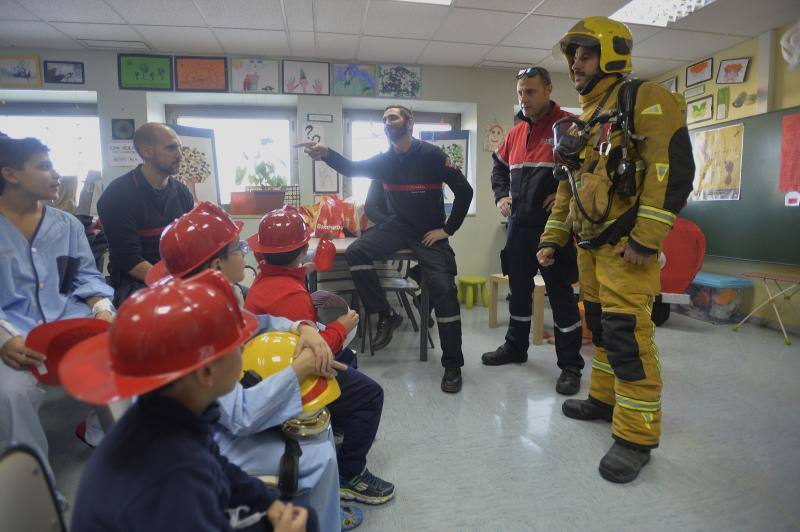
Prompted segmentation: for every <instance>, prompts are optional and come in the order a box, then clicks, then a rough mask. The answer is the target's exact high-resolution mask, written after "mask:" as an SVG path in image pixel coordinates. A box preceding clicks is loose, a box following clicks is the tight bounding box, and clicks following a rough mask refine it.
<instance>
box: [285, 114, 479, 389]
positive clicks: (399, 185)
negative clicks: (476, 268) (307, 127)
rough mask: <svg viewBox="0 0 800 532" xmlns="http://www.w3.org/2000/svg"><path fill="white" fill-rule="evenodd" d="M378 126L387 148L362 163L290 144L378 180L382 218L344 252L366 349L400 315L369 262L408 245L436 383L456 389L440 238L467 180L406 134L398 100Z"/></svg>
mask: <svg viewBox="0 0 800 532" xmlns="http://www.w3.org/2000/svg"><path fill="white" fill-rule="evenodd" d="M383 124H384V131H385V132H386V136H387V138H388V139H389V143H390V147H389V149H388V150H387V151H385V152H383V153H380V154H378V155H376V156H374V157H372V158H370V159H366V160H364V161H351V160H349V159H346V158H344V157H343V156H341V155H340V154H338V153H336V152H335V151H334V150H332V149H330V148H328V147H327V146H324V145H322V144H319V143H316V142H305V143H302V144H299V145H298V146H303V147H304V148H305V152H306V153H307V154H308V155H309V156H310V157H311V158H312V159H314V160H315V161H320V160H322V161H325V162H326V163H327V164H328V165H329V166H330V167H331V168H333V169H334V170H336V171H338V172H339V173H341V174H343V175H346V176H366V177H370V178H372V179H374V180H376V181H379V182H380V183H381V184H382V185H383V191H384V193H385V196H386V205H387V219H386V220H385V221H383V222H382V223H380V224H379V225H378V226H377V227H375V228H374V229H372V230H371V231H368V232H367V233H365V234H364V236H362V237H361V238H359V239H358V240H356V241H355V242H353V244H351V245H350V247H349V248H348V249H347V252H346V254H345V257H346V258H347V263H348V264H349V265H350V271H351V273H352V275H353V281H354V282H355V285H356V288H357V290H358V294H359V297H360V298H361V300H362V301H363V302H364V306H365V307H366V311H367V312H369V313H377V314H378V316H379V319H378V328H377V332H376V334H375V338H374V339H373V347H374V348H375V349H382V348H384V347H386V346H387V345H388V344H389V342H391V340H392V332H393V331H394V329H396V328H397V327H398V326H399V325H400V323H401V322H402V321H403V318H402V317H401V316H400V315H399V314H398V313H397V312H395V310H394V309H393V308H392V307H391V305H389V302H388V300H387V299H386V294H385V293H384V292H383V290H382V289H381V286H380V282H379V280H378V276H377V274H376V272H375V270H374V266H373V264H372V263H373V261H375V260H381V259H383V258H385V257H386V256H388V255H389V254H391V253H392V252H394V251H397V250H398V249H403V248H410V249H411V250H412V252H413V254H414V257H415V258H416V259H417V260H418V261H419V263H420V265H421V266H422V272H423V279H424V281H425V282H426V283H427V286H428V288H429V290H430V295H431V302H432V303H433V308H434V309H435V311H436V321H437V322H438V324H439V338H440V339H441V346H442V366H444V368H445V371H444V377H443V378H442V384H441V388H442V391H444V392H447V393H458V392H459V391H460V390H461V366H463V365H464V356H463V354H462V352H461V309H460V307H459V304H458V291H457V289H456V284H455V275H456V273H457V271H456V259H455V253H453V249H452V248H451V247H450V244H449V242H448V240H447V239H448V237H449V236H450V235H452V234H453V233H455V232H456V230H458V228H459V227H461V223H462V222H463V221H464V217H465V216H466V215H467V210H468V209H469V204H470V202H471V201H472V186H470V184H469V182H468V181H467V178H466V177H464V174H463V173H461V171H460V170H459V169H458V168H456V167H455V166H454V165H453V164H452V163H451V162H450V159H449V158H448V157H447V156H446V155H445V153H444V152H443V151H442V150H441V149H440V148H438V147H437V146H434V145H432V144H429V143H427V142H423V141H420V140H417V139H415V138H413V137H412V136H411V132H412V130H413V128H414V117H413V115H412V113H411V111H410V110H409V109H407V108H405V107H403V106H401V105H391V106H389V107H387V108H386V110H385V111H384V113H383ZM444 184H447V185H448V186H449V187H450V189H451V190H452V191H453V193H454V194H455V201H454V202H453V210H452V212H451V213H450V216H449V217H448V218H446V217H445V212H444V191H443V185H444Z"/></svg>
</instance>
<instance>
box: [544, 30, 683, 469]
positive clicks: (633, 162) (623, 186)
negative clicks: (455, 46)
mask: <svg viewBox="0 0 800 532" xmlns="http://www.w3.org/2000/svg"><path fill="white" fill-rule="evenodd" d="M560 48H561V51H562V53H563V54H564V59H565V60H566V62H567V65H568V66H569V75H570V79H571V80H572V81H573V84H574V86H575V90H576V91H577V92H578V94H580V98H579V100H580V104H581V110H582V111H583V114H582V115H581V118H580V121H576V120H568V121H565V122H562V124H563V125H565V126H569V129H566V130H565V132H564V134H563V135H562V134H561V133H559V130H558V129H557V130H556V133H557V135H556V138H555V139H554V147H555V150H556V154H555V155H556V160H557V163H558V165H557V168H556V170H555V171H556V176H560V177H562V178H563V180H562V181H561V183H560V184H559V186H558V192H557V194H556V202H555V205H554V206H553V211H552V213H551V214H550V217H549V218H548V220H547V223H546V224H545V231H544V233H543V234H542V237H541V240H540V243H539V251H538V253H537V258H538V260H539V263H540V264H541V265H542V266H544V267H548V266H550V265H551V264H553V262H554V256H555V254H556V253H557V252H558V251H559V250H561V249H563V247H564V246H565V245H571V234H572V233H574V234H575V235H576V236H577V238H578V242H579V244H578V245H579V246H580V249H579V251H578V269H579V271H580V283H581V293H582V294H583V299H584V305H585V307H586V324H587V325H588V327H589V329H590V330H591V331H592V343H594V346H595V350H594V360H593V362H592V381H591V385H590V388H589V397H588V398H587V399H567V400H566V401H565V402H564V404H563V405H562V407H561V409H562V411H563V413H564V415H565V416H567V417H570V418H573V419H579V420H586V421H590V420H603V421H607V422H610V423H611V434H612V436H613V438H614V443H613V445H612V446H611V448H610V449H609V450H608V452H607V453H606V455H605V456H604V457H603V458H602V460H601V461H600V466H599V470H600V474H601V475H602V476H603V478H605V479H606V480H609V481H611V482H618V483H625V482H631V481H632V480H634V479H635V478H636V477H637V475H638V474H639V471H640V470H641V469H642V467H644V465H645V464H647V462H648V461H649V460H650V451H651V449H654V448H656V447H658V443H659V438H660V435H661V386H662V384H661V364H660V362H659V355H658V348H657V347H656V344H655V338H654V337H653V335H654V331H655V327H654V326H653V322H652V320H651V318H650V313H651V311H652V308H653V298H654V297H655V296H656V295H657V294H658V293H659V292H660V291H661V283H660V271H659V265H658V260H657V258H658V251H659V250H660V249H661V246H662V242H663V241H664V238H665V237H666V236H667V233H668V232H669V231H670V229H671V228H672V224H673V223H674V222H675V217H676V215H677V214H678V211H680V210H681V208H682V207H683V205H684V204H685V202H686V198H687V197H688V195H689V193H690V192H691V190H692V177H693V176H694V170H695V168H694V160H693V158H692V146H691V142H690V140H689V133H688V131H687V129H686V112H685V104H684V103H683V98H682V97H680V96H677V95H674V94H671V93H670V92H669V91H668V90H666V89H665V88H664V87H662V86H661V85H658V84H656V83H651V82H647V81H645V82H638V84H637V82H636V81H633V80H630V79H629V78H628V77H627V76H626V74H629V73H630V72H631V71H632V70H633V64H632V56H631V53H632V49H633V36H632V35H631V32H630V30H629V29H628V27H627V26H625V25H624V24H622V23H621V22H617V21H614V20H611V19H608V18H605V17H588V18H585V19H583V20H581V21H580V22H578V23H577V24H575V26H573V27H572V28H571V29H570V30H569V31H568V32H567V33H566V34H565V35H564V37H563V38H562V39H561V42H560ZM637 87H638V88H637ZM633 91H635V92H633ZM612 119H613V120H612Z"/></svg>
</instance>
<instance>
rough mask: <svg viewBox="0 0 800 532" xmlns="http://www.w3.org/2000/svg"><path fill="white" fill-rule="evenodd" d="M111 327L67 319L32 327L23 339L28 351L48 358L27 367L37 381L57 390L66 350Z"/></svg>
mask: <svg viewBox="0 0 800 532" xmlns="http://www.w3.org/2000/svg"><path fill="white" fill-rule="evenodd" d="M109 327H111V324H110V323H108V322H107V321H103V320H98V319H97V318H70V319H66V320H59V321H50V322H47V323H43V324H41V325H39V326H37V327H34V328H33V330H31V332H29V333H28V336H27V337H25V347H29V348H31V349H33V350H34V351H36V352H37V353H41V354H43V355H45V356H46V357H47V360H45V361H44V364H39V365H36V366H30V368H31V373H33V376H34V377H36V380H38V381H39V382H41V383H42V384H47V385H48V386H60V385H61V381H60V380H59V379H58V367H59V365H60V364H61V360H62V359H63V358H64V355H65V354H66V353H67V351H69V349H70V348H71V347H72V346H73V345H76V344H78V343H80V342H82V341H84V340H86V339H87V338H90V337H92V336H94V335H96V334H101V333H104V332H106V331H108V328H109Z"/></svg>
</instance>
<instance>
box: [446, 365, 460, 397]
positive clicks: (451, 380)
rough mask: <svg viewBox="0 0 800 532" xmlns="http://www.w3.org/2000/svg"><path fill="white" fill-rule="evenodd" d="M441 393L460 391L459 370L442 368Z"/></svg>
mask: <svg viewBox="0 0 800 532" xmlns="http://www.w3.org/2000/svg"><path fill="white" fill-rule="evenodd" d="M442 391H443V392H446V393H458V392H460V391H461V368H444V377H442Z"/></svg>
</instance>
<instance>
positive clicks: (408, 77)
mask: <svg viewBox="0 0 800 532" xmlns="http://www.w3.org/2000/svg"><path fill="white" fill-rule="evenodd" d="M377 76H378V78H377V82H378V96H382V97H385V98H419V97H420V93H421V92H422V71H421V69H420V67H418V66H406V65H378V72H377Z"/></svg>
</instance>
